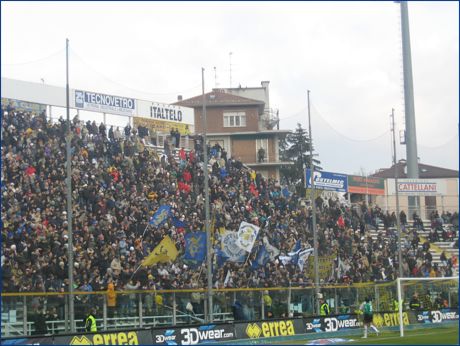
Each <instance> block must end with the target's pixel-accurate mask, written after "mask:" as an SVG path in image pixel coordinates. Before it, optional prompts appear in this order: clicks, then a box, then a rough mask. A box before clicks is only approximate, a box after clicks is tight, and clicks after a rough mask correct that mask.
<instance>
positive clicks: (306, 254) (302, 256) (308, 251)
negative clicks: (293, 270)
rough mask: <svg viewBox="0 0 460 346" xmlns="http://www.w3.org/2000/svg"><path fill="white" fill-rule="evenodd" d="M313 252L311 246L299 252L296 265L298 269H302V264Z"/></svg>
mask: <svg viewBox="0 0 460 346" xmlns="http://www.w3.org/2000/svg"><path fill="white" fill-rule="evenodd" d="M312 252H313V248H309V249H305V250H302V251H300V253H299V261H298V262H297V265H298V266H299V268H300V270H301V271H303V266H304V265H305V263H307V260H308V257H309V256H310V254H311V253H312Z"/></svg>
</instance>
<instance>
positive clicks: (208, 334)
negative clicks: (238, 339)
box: [148, 324, 235, 345]
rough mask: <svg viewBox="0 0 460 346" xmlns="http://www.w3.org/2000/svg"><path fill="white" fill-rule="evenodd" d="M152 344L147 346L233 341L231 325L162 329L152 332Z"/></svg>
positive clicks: (233, 332)
mask: <svg viewBox="0 0 460 346" xmlns="http://www.w3.org/2000/svg"><path fill="white" fill-rule="evenodd" d="M152 335H153V343H152V342H150V343H148V344H149V345H152V344H153V345H198V344H204V343H213V342H217V341H227V342H228V341H230V340H234V339H235V331H234V329H233V326H232V325H231V324H220V325H218V324H207V325H202V326H196V327H188V328H177V327H171V328H167V329H166V328H162V329H154V330H152Z"/></svg>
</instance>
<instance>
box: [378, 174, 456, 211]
mask: <svg viewBox="0 0 460 346" xmlns="http://www.w3.org/2000/svg"><path fill="white" fill-rule="evenodd" d="M440 180H443V181H444V182H445V184H446V195H444V196H436V207H437V210H438V212H439V213H441V212H442V211H443V206H444V210H445V211H450V212H454V211H458V206H459V203H458V179H457V178H445V179H440ZM388 190H389V188H388V179H385V196H377V198H376V204H377V205H378V206H380V207H381V208H382V209H389V210H391V211H393V210H396V195H389V194H388ZM399 208H400V210H404V212H405V213H406V215H407V216H408V217H409V216H410V218H412V215H409V213H408V209H409V202H408V196H403V195H400V196H399ZM420 208H421V212H422V215H421V216H422V218H427V215H426V213H425V210H426V205H425V197H424V196H421V197H420Z"/></svg>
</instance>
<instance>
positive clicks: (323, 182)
mask: <svg viewBox="0 0 460 346" xmlns="http://www.w3.org/2000/svg"><path fill="white" fill-rule="evenodd" d="M314 181H315V189H319V190H329V191H336V192H348V180H347V176H346V175H345V174H339V173H332V172H325V171H322V172H318V171H315V177H314ZM306 182H307V188H309V189H310V188H311V171H310V170H309V169H307V172H306Z"/></svg>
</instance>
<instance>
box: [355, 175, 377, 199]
mask: <svg viewBox="0 0 460 346" xmlns="http://www.w3.org/2000/svg"><path fill="white" fill-rule="evenodd" d="M348 192H350V193H359V194H362V195H376V196H384V195H385V180H384V179H382V178H373V177H362V176H359V175H349V176H348Z"/></svg>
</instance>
